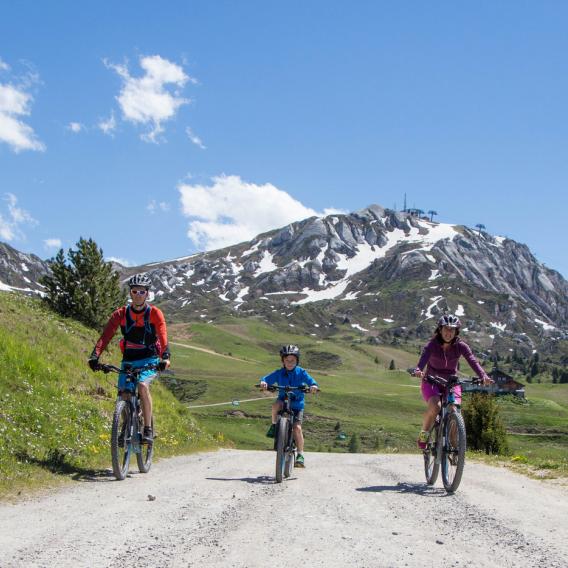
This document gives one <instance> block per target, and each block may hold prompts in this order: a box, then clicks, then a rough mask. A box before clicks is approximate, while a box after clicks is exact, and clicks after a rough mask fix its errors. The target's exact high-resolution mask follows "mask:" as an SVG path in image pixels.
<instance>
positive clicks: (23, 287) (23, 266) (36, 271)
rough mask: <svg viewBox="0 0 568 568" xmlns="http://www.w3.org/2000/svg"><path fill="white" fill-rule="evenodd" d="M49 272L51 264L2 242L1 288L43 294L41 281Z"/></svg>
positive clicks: (0, 251)
mask: <svg viewBox="0 0 568 568" xmlns="http://www.w3.org/2000/svg"><path fill="white" fill-rule="evenodd" d="M47 274H49V265H48V264H47V262H44V261H43V260H41V259H40V258H39V257H37V256H35V255H33V254H25V253H23V252H19V251H17V250H16V249H14V248H12V247H11V246H10V245H7V244H5V243H0V290H13V291H16V292H24V293H27V294H41V293H42V292H43V289H44V287H43V286H42V285H41V284H40V283H39V280H40V278H41V277H42V276H45V275H47Z"/></svg>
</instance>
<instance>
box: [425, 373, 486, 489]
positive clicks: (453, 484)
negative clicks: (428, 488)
mask: <svg viewBox="0 0 568 568" xmlns="http://www.w3.org/2000/svg"><path fill="white" fill-rule="evenodd" d="M424 380H425V381H428V382H429V383H431V384H434V385H437V386H439V387H440V390H441V394H440V402H441V407H440V411H439V412H438V415H437V416H436V420H435V422H434V424H433V426H432V428H430V431H429V432H428V440H427V442H426V448H424V450H423V451H422V452H423V455H424V473H425V475H426V483H427V484H428V485H434V483H436V480H437V479H438V473H439V471H440V466H441V467H442V483H443V484H444V488H445V490H446V491H447V492H448V493H454V492H455V491H456V490H457V488H458V487H459V484H460V482H461V478H462V475H463V468H464V466H465V449H466V432H465V422H464V420H463V416H462V415H461V410H460V407H459V406H457V405H456V398H455V393H454V391H455V388H456V387H457V386H458V385H463V384H465V383H471V384H478V383H479V379H460V378H459V377H457V376H455V375H453V376H451V377H448V378H447V379H444V378H442V377H436V376H431V375H428V376H426V377H424Z"/></svg>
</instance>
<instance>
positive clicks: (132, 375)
mask: <svg viewBox="0 0 568 568" xmlns="http://www.w3.org/2000/svg"><path fill="white" fill-rule="evenodd" d="M159 370H161V369H160V365H159V364H158V365H145V366H144V367H136V368H134V367H130V368H129V367H128V366H126V367H125V368H124V369H120V368H119V367H115V366H114V365H107V364H105V363H99V367H98V369H97V371H102V372H103V373H105V374H108V373H124V374H125V375H126V377H127V379H137V378H138V377H139V376H140V374H141V373H142V372H144V371H159Z"/></svg>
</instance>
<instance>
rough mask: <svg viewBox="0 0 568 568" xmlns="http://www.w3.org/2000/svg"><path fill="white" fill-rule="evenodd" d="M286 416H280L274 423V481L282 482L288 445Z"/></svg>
mask: <svg viewBox="0 0 568 568" xmlns="http://www.w3.org/2000/svg"><path fill="white" fill-rule="evenodd" d="M287 438H288V418H282V417H280V418H279V420H278V424H277V425H276V483H282V477H283V475H284V469H285V465H286V451H285V450H286V446H287V445H288V439H287Z"/></svg>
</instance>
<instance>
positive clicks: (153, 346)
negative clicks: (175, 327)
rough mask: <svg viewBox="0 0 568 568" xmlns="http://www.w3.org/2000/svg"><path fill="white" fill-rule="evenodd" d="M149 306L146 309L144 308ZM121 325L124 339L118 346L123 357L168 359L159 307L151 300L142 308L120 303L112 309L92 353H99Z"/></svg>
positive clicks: (163, 319)
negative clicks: (137, 308)
mask: <svg viewBox="0 0 568 568" xmlns="http://www.w3.org/2000/svg"><path fill="white" fill-rule="evenodd" d="M148 309H149V313H146V310H148ZM119 327H120V329H121V332H122V335H123V340H122V343H121V348H122V352H123V359H124V360H125V361H136V360H139V359H145V358H147V357H153V356H154V357H162V358H164V359H169V349H168V332H167V329H166V320H165V318H164V314H163V313H162V311H161V310H160V309H159V308H157V307H155V306H152V305H150V304H147V305H146V306H145V307H144V309H143V310H141V311H136V310H134V308H132V306H123V307H121V308H118V309H117V310H115V311H114V312H113V313H112V315H111V316H110V319H109V320H108V323H107V324H106V326H105V328H104V330H103V333H102V335H101V337H100V338H99V340H98V341H97V344H96V345H95V348H94V350H93V355H96V356H97V357H100V355H101V353H102V352H103V351H104V349H105V348H106V346H107V345H108V344H109V343H110V341H111V339H112V338H113V336H114V334H115V333H116V330H117V329H118V328H119Z"/></svg>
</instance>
